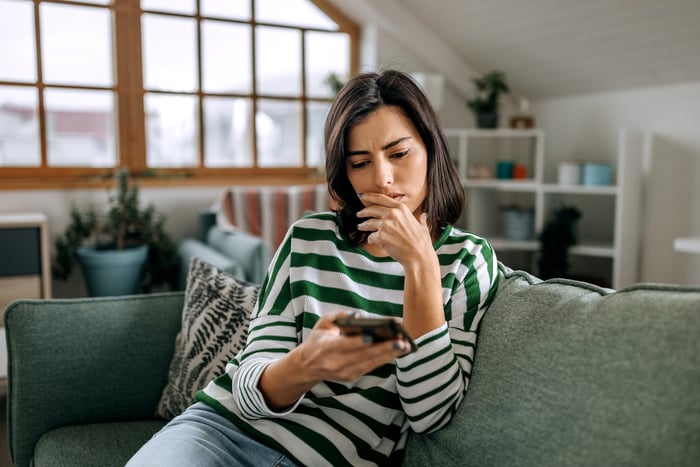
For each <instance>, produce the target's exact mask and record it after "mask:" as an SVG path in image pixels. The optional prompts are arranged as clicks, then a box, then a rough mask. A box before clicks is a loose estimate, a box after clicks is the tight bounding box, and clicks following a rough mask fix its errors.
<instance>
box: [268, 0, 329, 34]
mask: <svg viewBox="0 0 700 467" xmlns="http://www.w3.org/2000/svg"><path fill="white" fill-rule="evenodd" d="M255 19H256V20H257V21H259V22H263V23H275V24H286V25H291V26H301V27H309V28H319V29H329V30H331V31H337V30H338V25H337V24H336V23H335V21H333V20H332V19H330V18H329V17H328V16H327V15H326V14H325V13H324V12H322V11H321V10H319V9H318V7H317V6H316V5H314V4H313V3H311V1H309V0H255Z"/></svg>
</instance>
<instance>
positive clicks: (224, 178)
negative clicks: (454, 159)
mask: <svg viewBox="0 0 700 467" xmlns="http://www.w3.org/2000/svg"><path fill="white" fill-rule="evenodd" d="M28 1H31V2H32V3H33V7H34V33H35V50H36V64H37V79H36V81H35V82H33V83H27V82H22V83H20V82H8V81H2V80H0V85H10V86H22V87H28V88H32V89H35V90H37V93H38V96H37V98H38V108H37V111H38V120H39V140H40V148H41V159H40V160H41V162H40V164H41V165H40V166H36V167H5V166H1V167H0V189H2V188H4V189H17V188H30V189H34V188H53V187H84V186H95V185H103V184H104V183H105V179H106V178H109V177H110V176H111V175H112V174H113V173H114V170H115V168H116V167H107V168H91V167H50V166H48V161H47V141H46V109H45V104H44V90H45V89H47V88H49V89H78V90H92V89H99V90H109V91H112V92H114V93H115V95H116V100H115V140H116V146H117V147H116V156H117V162H116V165H117V167H127V168H128V169H129V171H130V172H131V173H132V174H133V175H134V176H136V177H139V178H140V179H141V180H143V181H146V182H147V184H153V185H159V184H170V183H172V181H173V180H174V179H175V180H177V181H178V183H179V184H183V185H209V184H219V183H228V184H231V183H242V184H252V183H255V184H258V183H271V184H272V183H290V182H294V183H305V182H308V183H316V182H318V181H320V180H321V179H322V176H321V174H320V173H319V170H318V168H317V167H307V166H305V162H304V167H275V168H267V167H264V168H262V167H257V166H254V167H246V168H220V167H216V168H207V167H204V165H203V164H204V134H203V131H202V129H203V128H204V122H203V111H202V106H203V103H204V100H203V97H205V96H209V95H214V96H218V95H223V96H225V97H231V94H229V93H223V94H219V93H208V92H203V91H202V89H201V82H202V79H201V78H202V76H201V74H202V54H201V21H202V20H203V19H209V18H208V17H205V16H202V15H200V14H199V13H196V14H192V15H182V14H178V13H165V12H161V11H157V12H155V11H154V12H152V13H157V14H159V15H161V14H162V15H167V16H173V17H185V18H194V19H195V20H196V22H197V26H196V27H197V35H198V39H197V41H198V51H197V66H198V85H197V89H196V91H195V92H165V91H152V90H148V91H147V90H146V89H145V88H144V83H143V69H142V44H141V18H142V15H143V14H144V13H148V12H150V11H149V10H142V9H141V7H140V0H113V1H112V2H110V4H108V5H96V4H91V3H85V2H81V1H65V0H28ZM249 1H250V4H251V12H253V11H254V10H253V8H254V3H255V1H254V0H249ZM310 1H311V2H312V3H313V4H314V5H315V6H316V7H317V8H319V9H320V10H321V11H322V12H324V13H325V14H326V15H328V17H330V18H331V19H332V20H333V21H335V22H336V24H337V25H338V30H337V31H332V32H339V33H345V34H347V35H348V36H349V38H350V64H349V69H350V72H351V74H352V73H355V72H356V71H357V69H358V63H359V51H358V44H359V30H358V27H357V26H356V25H355V24H354V23H352V22H351V21H350V20H349V19H348V18H347V17H345V16H344V15H343V14H342V13H341V12H340V11H338V10H337V9H336V8H335V7H334V6H333V5H331V4H330V3H329V2H328V1H327V0H310ZM41 3H54V4H65V5H74V6H83V7H90V8H104V9H109V10H111V11H113V33H114V35H113V47H114V55H113V57H114V70H115V83H114V84H113V85H112V86H105V87H95V86H78V85H76V86H73V85H53V84H49V85H47V84H46V83H45V82H44V80H43V70H42V59H41V57H42V55H41V54H42V49H41V40H40V39H41V38H40V24H39V23H40V17H39V5H40V4H41ZM197 3H199V2H197ZM232 22H234V23H235V22H238V23H241V24H250V25H252V26H253V28H254V27H256V26H273V27H284V28H289V29H293V30H297V31H300V32H301V38H302V39H301V40H302V44H301V45H302V47H301V53H302V57H301V59H302V66H301V73H302V76H301V79H302V91H301V95H300V96H298V97H285V96H277V95H275V96H271V95H264V94H258V93H257V89H256V84H255V83H256V70H255V64H254V63H253V64H252V76H251V79H252V92H251V93H250V94H246V95H245V96H244V97H246V98H251V99H252V102H253V107H252V111H253V115H255V112H256V110H257V102H258V99H265V98H272V99H276V100H291V101H294V102H300V103H301V104H302V109H303V110H302V112H303V113H302V121H301V130H300V131H301V132H302V141H305V140H306V130H307V128H306V124H307V106H306V103H307V102H328V99H323V98H317V97H310V96H307V95H306V86H305V84H304V83H305V82H306V76H305V73H306V66H305V50H304V49H305V47H304V41H305V31H323V32H327V31H324V30H322V29H317V28H308V27H295V26H289V25H279V24H273V23H266V22H265V23H263V22H256V21H255V20H254V19H252V20H250V21H232ZM254 36H255V34H254V32H253V39H252V41H251V48H252V50H251V53H252V54H253V55H251V57H254V56H255V55H254V54H255V40H254ZM253 62H254V61H253ZM147 92H149V93H154V94H155V93H163V94H174V95H191V96H195V97H197V99H198V106H199V111H198V117H197V118H198V119H199V121H198V125H199V128H200V131H199V132H198V137H199V142H198V145H197V149H198V151H197V152H198V158H199V163H198V166H196V167H183V168H157V169H150V168H149V167H147V164H146V157H147V156H146V134H145V133H146V124H145V114H144V97H145V95H146V93H147ZM234 96H235V94H234ZM253 120H255V119H253ZM253 125H255V122H253ZM253 131H254V133H253V138H252V147H253V153H254V164H256V162H255V161H256V160H257V147H256V144H257V137H256V136H255V126H253ZM303 147H304V155H303V156H304V157H303V160H304V161H306V154H305V152H306V144H305V143H304V144H303Z"/></svg>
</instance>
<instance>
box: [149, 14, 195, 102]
mask: <svg viewBox="0 0 700 467" xmlns="http://www.w3.org/2000/svg"><path fill="white" fill-rule="evenodd" d="M142 25H143V28H142V34H143V82H144V86H145V87H146V88H147V89H159V90H164V91H165V90H168V91H194V90H195V89H196V86H197V84H196V83H197V58H196V57H197V27H196V26H197V23H196V22H195V20H194V19H189V18H173V17H167V16H162V15H149V14H145V15H143V23H142Z"/></svg>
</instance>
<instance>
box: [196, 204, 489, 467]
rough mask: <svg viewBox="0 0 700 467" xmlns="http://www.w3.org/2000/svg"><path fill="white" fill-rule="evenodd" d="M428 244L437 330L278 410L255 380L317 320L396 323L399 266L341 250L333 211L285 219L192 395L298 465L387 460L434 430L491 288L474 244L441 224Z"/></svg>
mask: <svg viewBox="0 0 700 467" xmlns="http://www.w3.org/2000/svg"><path fill="white" fill-rule="evenodd" d="M435 248H436V251H437V254H438V258H439V261H440V268H441V274H442V295H443V304H444V307H445V318H446V321H447V324H445V325H443V326H441V327H440V328H438V329H434V330H433V331H431V332H429V333H427V334H426V335H423V336H421V337H420V338H419V339H417V340H416V343H417V344H418V345H419V349H418V351H417V352H413V353H411V354H409V355H406V356H404V357H401V358H398V359H396V360H395V362H394V363H393V364H389V365H384V366H383V367H381V368H378V369H376V370H374V371H373V372H371V373H370V374H367V375H365V376H363V377H362V378H360V379H359V380H357V381H354V382H352V383H348V384H346V383H338V382H331V381H325V382H322V383H319V384H317V385H316V386H314V388H313V389H312V390H311V391H309V392H308V393H307V394H306V395H305V396H304V397H302V398H301V399H300V400H299V401H297V403H296V404H295V405H294V406H293V407H291V408H290V409H289V410H287V411H285V412H284V413H278V412H273V411H271V410H270V409H269V408H268V407H267V405H266V404H265V400H264V398H263V395H262V394H261V393H260V391H259V390H258V389H257V384H258V380H259V378H260V375H261V374H262V372H263V370H264V369H265V366H266V365H268V364H269V363H270V362H271V361H272V360H275V359H278V358H280V357H281V356H282V355H283V354H284V353H286V352H288V351H290V350H291V349H292V348H294V347H295V346H297V345H298V344H299V343H300V342H302V341H303V340H304V339H306V338H307V336H308V335H309V333H310V332H311V329H312V327H313V326H314V324H315V323H316V321H317V320H318V318H319V317H320V316H321V315H323V314H324V313H329V312H334V311H339V310H345V311H351V312H352V311H359V312H360V313H361V314H362V315H364V316H396V317H401V316H402V308H403V284H404V271H403V267H402V266H401V264H400V263H398V262H396V261H394V260H393V259H392V258H388V257H385V258H378V257H374V256H372V255H370V254H368V253H367V252H365V251H364V250H362V249H361V248H355V247H350V246H348V243H347V241H346V240H345V239H344V238H343V236H342V234H341V233H340V228H339V224H338V219H337V217H336V215H335V214H333V213H319V214H314V215H311V216H307V217H305V218H303V219H301V220H300V221H298V222H296V223H295V224H294V225H292V227H291V228H290V229H289V231H288V232H287V236H286V238H285V240H284V242H283V243H282V245H281V246H280V248H279V250H278V251H277V253H276V254H275V257H274V258H273V260H272V263H271V265H270V268H269V270H268V275H267V278H266V279H265V281H264V282H263V284H262V290H261V293H260V298H259V301H258V304H257V306H256V309H255V310H254V311H253V316H252V319H251V323H250V335H249V337H248V342H247V344H246V346H245V348H244V349H243V350H241V352H240V353H239V354H238V355H236V357H235V358H234V359H233V360H232V361H231V362H230V363H229V364H228V365H227V367H226V372H225V374H223V375H221V376H220V377H218V378H217V379H215V380H214V381H212V382H211V383H210V384H209V385H208V386H207V387H206V388H204V389H203V390H202V391H200V392H199V393H198V394H197V399H198V400H201V401H204V402H206V403H208V404H210V405H212V406H213V407H215V408H216V409H218V410H219V411H221V412H222V413H223V414H224V415H226V416H227V417H228V418H230V419H231V420H232V421H233V422H234V423H236V425H237V426H238V427H240V428H241V429H242V430H244V431H245V432H247V433H249V434H250V435H251V436H252V437H254V438H256V439H259V440H260V441H262V442H263V443H266V444H268V445H269V446H272V447H274V448H276V449H278V450H280V451H281V452H284V453H286V454H287V455H288V456H289V457H291V458H292V459H294V460H296V462H298V463H299V464H303V465H314V466H315V465H349V466H350V465H352V466H358V465H392V464H399V463H400V460H401V457H402V455H403V450H404V446H405V443H406V438H407V434H408V430H409V428H410V429H412V430H414V431H416V432H430V431H434V430H437V429H439V428H441V427H442V426H444V425H445V424H446V423H447V422H448V421H449V420H450V418H451V417H452V415H453V414H454V412H455V410H456V409H457V407H458V406H459V403H460V402H461V401H462V399H463V398H464V394H465V392H466V389H467V385H468V383H469V377H470V372H471V368H472V363H473V359H474V346H475V344H476V337H477V329H478V325H479V321H480V320H481V317H482V316H483V313H484V311H485V305H486V304H487V303H489V301H490V299H491V297H492V295H493V293H494V292H495V290H496V279H497V273H496V257H495V254H494V252H493V250H492V248H491V246H490V245H489V244H488V243H487V242H486V241H485V240H484V239H482V238H480V237H478V236H476V235H473V234H471V233H468V232H464V231H461V230H459V229H456V228H453V227H448V228H446V229H445V231H444V232H443V234H442V236H441V237H440V239H439V240H438V241H437V242H436V244H435Z"/></svg>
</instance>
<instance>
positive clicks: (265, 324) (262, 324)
mask: <svg viewBox="0 0 700 467" xmlns="http://www.w3.org/2000/svg"><path fill="white" fill-rule="evenodd" d="M290 245H291V235H290V234H289V233H288V234H287V237H286V238H285V241H284V242H283V243H282V245H281V246H280V248H279V249H278V251H277V253H276V254H275V256H274V258H273V260H272V263H271V265H270V268H269V270H268V273H267V277H266V278H265V280H264V281H263V284H262V286H261V291H260V296H259V299H258V304H257V305H256V308H255V310H254V311H253V314H252V316H251V321H250V330H249V334H248V340H247V342H246V345H245V347H244V348H243V349H242V350H241V351H240V352H239V353H238V355H237V356H236V358H235V359H234V360H233V361H232V362H231V364H230V365H229V366H228V367H227V373H228V375H229V377H230V378H231V389H232V393H233V397H234V401H235V403H236V405H237V406H238V408H239V410H240V413H241V414H242V415H243V416H244V417H246V418H249V419H254V418H263V417H275V416H284V415H286V414H288V413H290V412H293V411H294V409H296V407H297V405H298V404H299V402H300V401H301V398H300V399H299V400H298V401H297V402H296V403H295V404H293V405H292V407H290V408H288V409H286V410H285V411H284V412H275V411H273V410H272V409H270V407H269V406H268V405H267V403H266V402H265V398H264V396H263V394H262V392H261V391H260V389H259V388H258V383H259V381H260V376H261V375H262V373H263V371H264V370H265V367H266V366H267V365H269V364H270V363H271V362H272V361H274V360H276V359H279V358H280V357H282V356H283V355H284V354H286V353H287V352H289V351H291V350H292V349H293V348H294V347H295V346H297V344H298V337H297V331H296V321H295V317H294V310H293V304H292V300H291V292H290V286H289V269H290V264H289V262H290V257H291V255H290V254H289V252H290Z"/></svg>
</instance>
